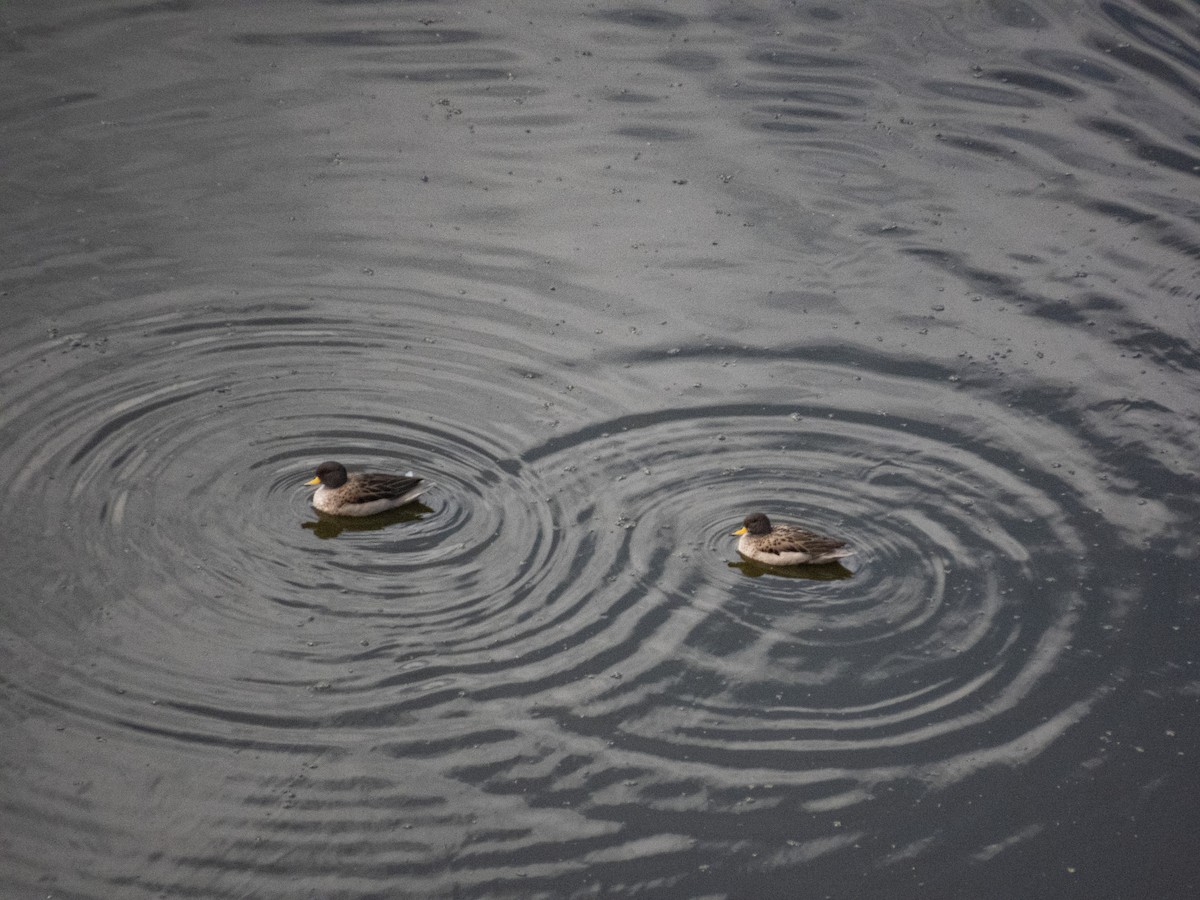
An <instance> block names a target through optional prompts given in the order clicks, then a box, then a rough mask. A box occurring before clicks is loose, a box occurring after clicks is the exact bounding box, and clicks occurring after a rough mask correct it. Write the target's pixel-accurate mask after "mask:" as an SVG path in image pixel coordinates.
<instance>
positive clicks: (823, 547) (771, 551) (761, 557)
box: [734, 513, 854, 566]
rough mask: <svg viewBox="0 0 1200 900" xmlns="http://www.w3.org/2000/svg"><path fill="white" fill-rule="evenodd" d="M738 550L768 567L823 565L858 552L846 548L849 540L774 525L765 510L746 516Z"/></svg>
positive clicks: (798, 528)
mask: <svg viewBox="0 0 1200 900" xmlns="http://www.w3.org/2000/svg"><path fill="white" fill-rule="evenodd" d="M734 534H736V535H741V538H740V539H739V540H738V544H737V551H738V553H740V554H742V556H744V557H746V558H747V559H752V560H754V561H755V562H759V563H762V564H763V565H766V566H801V565H819V564H821V563H828V562H834V561H835V560H838V559H841V558H842V557H844V556H849V555H850V554H852V553H853V552H854V551H853V550H849V549H844V548H845V547H846V542H845V541H839V540H837V539H836V538H831V537H825V536H824V535H820V534H817V533H816V532H812V531H807V530H806V529H804V528H800V527H798V526H796V525H772V524H771V520H770V519H768V518H767V517H766V516H765V515H763V514H762V513H752V514H751V515H748V516H746V518H745V520H744V521H743V522H742V527H741V528H739V529H738V530H737V531H735V532H734Z"/></svg>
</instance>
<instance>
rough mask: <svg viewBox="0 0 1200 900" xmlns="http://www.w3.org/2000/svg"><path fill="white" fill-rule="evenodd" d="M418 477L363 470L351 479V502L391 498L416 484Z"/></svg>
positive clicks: (418, 482) (405, 491) (418, 480)
mask: <svg viewBox="0 0 1200 900" xmlns="http://www.w3.org/2000/svg"><path fill="white" fill-rule="evenodd" d="M420 483H421V479H420V478H412V477H409V476H406V475H385V474H383V473H382V472H365V473H363V474H360V475H357V476H355V477H354V478H353V479H352V480H351V484H352V486H353V488H354V489H353V490H352V491H350V499H351V502H354V503H370V502H372V501H373V500H391V499H392V498H394V497H401V496H403V495H404V494H407V493H408V492H409V491H411V490H412V489H413V488H415V487H416V486H417V485H418V484H420Z"/></svg>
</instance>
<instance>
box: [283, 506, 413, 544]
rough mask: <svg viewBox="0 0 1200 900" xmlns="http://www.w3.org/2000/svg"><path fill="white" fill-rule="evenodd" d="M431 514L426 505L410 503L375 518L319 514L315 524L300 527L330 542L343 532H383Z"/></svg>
mask: <svg viewBox="0 0 1200 900" xmlns="http://www.w3.org/2000/svg"><path fill="white" fill-rule="evenodd" d="M431 512H433V508H432V507H429V506H426V505H425V504H424V503H410V504H408V505H407V506H402V507H400V508H399V509H391V510H388V511H387V512H383V513H379V514H378V515H375V516H362V517H355V516H331V515H328V514H326V513H322V512H319V513H317V520H316V521H315V522H314V521H311V520H310V521H308V522H303V523H301V525H300V527H301V528H305V529H307V530H309V531H311V532H312V533H313V536H314V537H318V538H321V540H328V539H329V538H335V537H337V536H338V535H340V534H341V533H342V532H343V531H382V530H383V529H384V528H390V527H391V526H392V525H398V524H400V523H401V522H416V521H418V520H420V519H421V518H422V517H423V516H425V515H427V514H428V513H431Z"/></svg>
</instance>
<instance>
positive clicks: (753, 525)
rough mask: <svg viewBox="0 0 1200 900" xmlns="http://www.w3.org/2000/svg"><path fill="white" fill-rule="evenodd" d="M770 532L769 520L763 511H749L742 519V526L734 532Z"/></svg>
mask: <svg viewBox="0 0 1200 900" xmlns="http://www.w3.org/2000/svg"><path fill="white" fill-rule="evenodd" d="M747 533H749V534H770V533H771V520H770V519H768V518H767V517H766V515H764V514H763V513H751V514H750V515H748V516H746V518H744V519H743V520H742V527H741V529H740V530H738V531H735V532H734V534H747Z"/></svg>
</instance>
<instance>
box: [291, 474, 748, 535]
mask: <svg viewBox="0 0 1200 900" xmlns="http://www.w3.org/2000/svg"><path fill="white" fill-rule="evenodd" d="M309 484H312V482H311V481H310V482H309ZM745 533H746V526H745V525H743V526H742V527H741V528H739V529H738V530H737V531H735V532H734V534H745Z"/></svg>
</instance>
